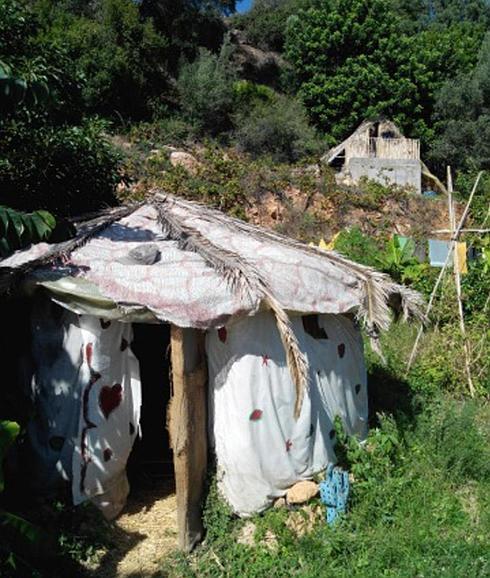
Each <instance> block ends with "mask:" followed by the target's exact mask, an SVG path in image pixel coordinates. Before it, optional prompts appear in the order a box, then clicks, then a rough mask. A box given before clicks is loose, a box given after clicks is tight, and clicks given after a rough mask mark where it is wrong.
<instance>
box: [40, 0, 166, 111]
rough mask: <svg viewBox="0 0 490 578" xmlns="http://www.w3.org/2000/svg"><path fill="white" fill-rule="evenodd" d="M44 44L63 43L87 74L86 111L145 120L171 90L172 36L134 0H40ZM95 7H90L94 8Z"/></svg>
mask: <svg viewBox="0 0 490 578" xmlns="http://www.w3.org/2000/svg"><path fill="white" fill-rule="evenodd" d="M35 8H36V14H37V17H38V18H39V20H40V24H41V26H42V28H44V31H43V33H42V34H41V35H40V36H41V38H40V41H41V44H43V45H55V46H63V47H64V50H65V52H66V54H67V56H68V57H69V58H70V59H71V61H72V62H73V63H74V64H75V66H76V67H77V69H78V70H79V72H80V74H81V75H82V77H83V80H84V82H83V85H82V93H81V94H82V97H83V101H84V108H85V109H86V111H87V112H90V113H98V114H102V115H104V116H108V117H114V116H115V115H116V116H117V118H120V117H123V118H142V117H145V116H148V115H149V111H150V106H151V103H152V101H153V100H157V99H159V98H160V97H161V95H162V94H163V95H164V94H165V92H166V91H167V90H168V86H167V82H168V74H167V58H168V54H167V46H168V40H167V39H166V38H165V37H164V36H162V35H161V34H159V33H158V32H157V31H156V30H155V27H154V25H153V22H152V21H151V19H144V20H143V19H142V18H141V17H140V13H139V8H138V5H137V4H136V3H135V2H133V1H132V0H97V1H96V2H91V3H88V5H86V7H85V9H83V10H82V8H79V7H78V3H74V2H61V3H59V2H57V1H55V0H38V1H37V2H36V3H35ZM89 8H90V9H89Z"/></svg>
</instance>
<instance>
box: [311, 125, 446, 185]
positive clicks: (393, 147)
mask: <svg viewBox="0 0 490 578" xmlns="http://www.w3.org/2000/svg"><path fill="white" fill-rule="evenodd" d="M321 161H322V162H323V163H325V164H327V165H330V166H332V167H333V168H335V169H336V170H337V174H336V180H337V182H338V183H339V184H345V185H352V184H358V183H359V181H360V180H361V179H362V178H366V179H369V180H373V181H378V182H380V183H381V184H394V185H399V186H401V187H409V188H411V189H413V190H414V191H415V192H417V193H421V192H422V190H426V189H429V190H435V191H437V192H442V193H444V194H447V191H446V189H445V187H444V185H443V184H442V183H441V181H440V180H439V179H438V178H437V177H436V176H435V175H433V174H432V173H431V172H430V171H429V169H428V168H427V166H426V165H425V164H424V162H423V161H421V159H420V141H419V140H418V139H411V138H407V137H405V136H404V135H403V133H402V132H401V130H400V129H399V127H398V126H397V125H396V124H395V123H394V122H392V121H391V120H388V119H385V118H378V119H376V120H365V121H363V122H362V123H361V124H360V125H359V126H358V127H357V129H356V130H355V131H354V132H353V133H352V134H351V135H350V136H349V137H348V138H346V139H345V140H344V141H342V142H341V143H339V144H338V145H336V146H335V147H333V148H331V149H330V150H329V151H328V152H327V153H326V154H325V155H324V156H323V157H322V159H321Z"/></svg>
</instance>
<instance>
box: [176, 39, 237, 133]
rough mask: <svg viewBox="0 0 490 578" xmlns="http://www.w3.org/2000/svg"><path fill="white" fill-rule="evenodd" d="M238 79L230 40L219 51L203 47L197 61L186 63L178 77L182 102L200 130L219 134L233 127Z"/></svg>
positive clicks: (186, 113) (185, 110)
mask: <svg viewBox="0 0 490 578" xmlns="http://www.w3.org/2000/svg"><path fill="white" fill-rule="evenodd" d="M235 80H236V76H235V72H234V70H233V67H232V65H231V48H230V44H229V43H228V42H225V43H224V44H223V47H222V48H221V52H220V53H219V54H218V55H215V54H212V53H211V52H209V51H208V50H205V49H203V50H201V52H200V54H199V56H198V57H197V58H196V60H195V61H194V62H191V63H187V64H184V65H183V66H182V68H181V70H180V74H179V78H178V80H177V91H178V93H179V97H180V105H181V108H182V111H183V114H184V115H185V116H186V117H187V118H188V119H189V120H190V121H191V122H193V123H194V124H195V126H196V128H197V130H198V131H199V132H200V133H210V134H213V135H216V134H219V133H220V132H224V131H226V130H228V129H229V128H230V127H231V114H232V111H233V102H234V83H235Z"/></svg>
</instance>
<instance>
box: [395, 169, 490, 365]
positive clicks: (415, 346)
mask: <svg viewBox="0 0 490 578" xmlns="http://www.w3.org/2000/svg"><path fill="white" fill-rule="evenodd" d="M482 174H483V172H482V171H481V172H479V173H478V176H477V177H476V180H475V184H474V185H473V188H472V189H471V193H470V197H469V199H468V202H467V203H466V207H465V210H464V211H463V214H462V216H461V219H460V220H459V223H458V227H457V229H456V230H455V231H454V235H453V238H452V240H451V244H450V245H449V250H448V253H447V257H446V261H445V263H444V265H443V267H442V269H441V272H440V273H439V276H438V277H437V280H436V282H435V285H434V288H433V289H432V293H431V295H430V297H429V303H428V304H427V309H426V311H425V317H426V319H428V318H429V313H430V312H431V311H432V305H433V304H434V299H435V296H436V293H437V290H438V289H439V285H440V284H441V281H442V278H443V276H444V273H445V271H446V269H447V266H448V264H449V261H450V260H451V256H452V252H453V250H454V247H455V244H456V239H458V237H459V234H460V233H461V230H462V229H463V227H464V224H465V222H466V218H467V217H468V212H469V210H470V206H471V203H472V202H473V197H474V196H475V192H476V189H477V188H478V185H479V183H480V179H481V176H482ZM423 331H424V326H423V325H422V324H421V325H420V327H419V330H418V332H417V337H416V338H415V342H414V344H413V348H412V352H411V353H410V358H409V360H408V363H407V370H406V372H405V375H407V374H408V372H409V371H410V369H411V367H412V364H413V362H414V360H415V355H416V353H417V349H418V346H419V342H420V338H421V337H422V333H423Z"/></svg>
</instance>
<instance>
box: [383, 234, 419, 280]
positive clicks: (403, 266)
mask: <svg viewBox="0 0 490 578" xmlns="http://www.w3.org/2000/svg"><path fill="white" fill-rule="evenodd" d="M378 264H379V267H380V268H381V269H382V270H383V271H385V272H386V273H389V274H390V275H391V276H392V277H393V279H395V281H405V280H406V278H407V276H408V277H409V278H411V276H412V274H413V272H414V269H416V268H417V267H419V266H420V262H419V260H418V259H417V258H416V257H415V243H414V241H413V240H412V239H407V240H404V241H402V239H401V237H400V236H399V235H393V237H392V238H391V239H390V240H389V241H388V243H387V244H386V247H385V250H384V251H383V253H381V255H380V256H379V257H378Z"/></svg>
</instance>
